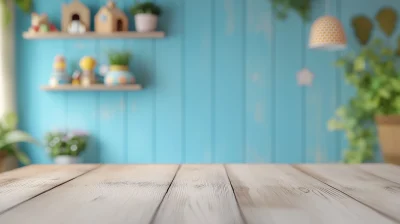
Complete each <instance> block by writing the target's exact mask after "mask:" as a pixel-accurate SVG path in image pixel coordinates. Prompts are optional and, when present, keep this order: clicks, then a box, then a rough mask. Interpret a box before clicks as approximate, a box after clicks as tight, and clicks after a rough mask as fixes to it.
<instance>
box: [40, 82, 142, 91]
mask: <svg viewBox="0 0 400 224" xmlns="http://www.w3.org/2000/svg"><path fill="white" fill-rule="evenodd" d="M40 89H41V90H44V91H138V90H141V89H142V86H141V85H139V84H132V85H120V86H106V85H103V84H95V85H90V86H78V85H59V86H55V87H53V86H42V87H40Z"/></svg>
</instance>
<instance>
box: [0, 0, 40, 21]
mask: <svg viewBox="0 0 400 224" xmlns="http://www.w3.org/2000/svg"><path fill="white" fill-rule="evenodd" d="M7 1H8V0H0V4H1V7H2V8H3V10H4V18H3V20H4V23H5V25H8V24H9V23H10V21H11V9H10V8H9V5H8V4H7ZM13 1H14V3H15V4H16V5H17V6H18V7H19V8H20V9H21V10H22V11H23V12H25V13H29V12H31V10H32V0H13Z"/></svg>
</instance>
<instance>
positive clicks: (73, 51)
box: [65, 0, 99, 163]
mask: <svg viewBox="0 0 400 224" xmlns="http://www.w3.org/2000/svg"><path fill="white" fill-rule="evenodd" d="M81 2H82V3H83V4H85V5H87V6H88V7H89V9H90V10H91V12H92V14H93V16H94V14H95V12H97V10H98V8H99V5H98V4H97V2H96V1H92V0H82V1H81ZM92 18H93V17H92ZM92 23H93V21H92ZM97 47H98V42H97V41H93V40H76V41H66V42H65V57H66V60H67V63H68V67H67V68H68V73H69V74H72V73H73V72H74V71H75V70H76V69H79V71H81V68H80V66H79V61H80V59H81V58H82V57H84V56H90V57H93V58H95V59H96V60H98V55H97ZM96 71H98V70H97V69H96ZM66 96H67V107H68V108H67V117H66V118H65V119H66V121H67V128H68V130H70V131H73V130H83V131H86V132H88V133H89V134H90V141H89V145H88V147H87V149H86V151H85V152H84V155H83V157H84V162H88V163H97V162H99V158H98V155H99V150H98V144H97V134H98V130H97V127H98V119H99V117H98V115H99V114H98V97H97V96H98V94H97V93H94V92H84V93H83V92H72V93H66Z"/></svg>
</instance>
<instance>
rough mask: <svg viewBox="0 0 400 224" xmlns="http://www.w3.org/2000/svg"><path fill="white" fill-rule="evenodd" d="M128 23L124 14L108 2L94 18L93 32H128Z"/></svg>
mask: <svg viewBox="0 0 400 224" xmlns="http://www.w3.org/2000/svg"><path fill="white" fill-rule="evenodd" d="M128 28H129V21H128V17H127V16H126V14H125V13H124V12H123V11H122V10H121V9H119V8H117V6H116V5H115V2H114V1H109V2H108V4H107V5H106V6H104V7H103V8H101V9H100V10H99V12H98V13H97V14H96V16H95V31H96V32H99V33H113V32H122V31H128Z"/></svg>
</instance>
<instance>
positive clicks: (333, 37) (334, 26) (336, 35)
mask: <svg viewBox="0 0 400 224" xmlns="http://www.w3.org/2000/svg"><path fill="white" fill-rule="evenodd" d="M327 1H328V0H326V1H325V4H326V11H327V12H328V3H327ZM346 46H347V39H346V33H345V31H344V28H343V26H342V23H341V22H340V20H339V19H337V18H336V17H334V16H330V15H326V16H322V17H320V18H318V19H317V20H316V21H315V22H314V23H313V24H312V26H311V31H310V39H309V47H310V48H312V49H321V50H331V51H336V50H343V49H345V48H346Z"/></svg>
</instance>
